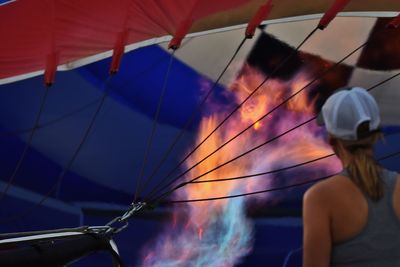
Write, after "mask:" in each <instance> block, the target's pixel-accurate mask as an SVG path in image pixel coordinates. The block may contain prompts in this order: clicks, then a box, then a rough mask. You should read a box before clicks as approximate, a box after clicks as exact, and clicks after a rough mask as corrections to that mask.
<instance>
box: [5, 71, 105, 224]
mask: <svg viewBox="0 0 400 267" xmlns="http://www.w3.org/2000/svg"><path fill="white" fill-rule="evenodd" d="M112 77H113V75H111V74H110V76H108V78H107V79H106V81H105V82H104V87H105V88H104V91H103V95H102V98H101V100H100V102H99V104H98V105H97V108H96V111H95V113H94V115H93V117H92V118H91V120H90V122H89V125H88V127H87V128H86V130H85V132H84V135H83V136H82V139H81V140H80V142H79V144H78V146H77V148H76V149H75V151H74V153H73V155H72V157H71V158H70V160H69V161H68V163H67V164H66V165H65V167H64V168H63V169H62V171H61V172H60V174H59V175H58V177H57V179H56V181H55V183H54V184H53V185H52V187H51V188H50V190H48V191H47V193H46V194H45V195H44V196H43V197H42V198H41V199H40V201H39V202H37V203H35V205H34V206H33V207H32V208H30V209H27V210H25V211H24V212H22V213H20V214H19V215H16V216H13V217H10V218H6V219H2V220H0V223H7V222H11V221H15V220H18V219H21V218H24V217H26V216H28V215H29V214H31V213H32V212H34V211H35V210H36V209H37V208H39V207H40V206H41V205H43V203H44V202H45V201H46V200H47V199H48V198H49V197H50V196H51V195H52V194H53V193H54V192H55V191H57V190H59V189H60V186H61V183H62V181H63V179H64V177H65V175H66V174H67V173H68V171H69V170H70V168H71V167H72V165H73V163H74V162H75V159H76V158H77V156H78V154H79V152H80V151H81V149H82V147H83V145H84V143H85V142H86V140H87V138H88V137H89V134H90V132H91V130H92V128H93V126H94V122H95V120H96V118H97V116H98V114H99V112H100V110H101V108H102V107H103V104H104V102H105V100H106V98H107V95H108V91H109V88H111V86H109V83H110V81H111V79H112Z"/></svg>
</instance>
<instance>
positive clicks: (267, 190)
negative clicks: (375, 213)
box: [160, 151, 400, 205]
mask: <svg viewBox="0 0 400 267" xmlns="http://www.w3.org/2000/svg"><path fill="white" fill-rule="evenodd" d="M398 155H400V151H397V152H394V153H392V154H389V155H386V156H384V157H382V158H380V159H378V161H382V160H385V159H388V158H391V157H395V156H398ZM337 174H338V173H334V174H331V175H326V176H323V177H319V178H316V179H312V180H309V181H304V182H300V183H295V184H291V185H286V186H280V187H275V188H270V189H265V190H260V191H254V192H249V193H243V194H236V195H229V196H224V197H211V198H200V199H188V200H173V201H164V202H160V204H161V205H168V204H179V203H190V202H201V201H213V200H221V199H230V198H237V197H244V196H250V195H256V194H262V193H268V192H273V191H280V190H286V189H290V188H294V187H298V186H302V185H306V184H311V183H315V182H319V181H321V180H325V179H327V178H329V177H332V176H334V175H337Z"/></svg>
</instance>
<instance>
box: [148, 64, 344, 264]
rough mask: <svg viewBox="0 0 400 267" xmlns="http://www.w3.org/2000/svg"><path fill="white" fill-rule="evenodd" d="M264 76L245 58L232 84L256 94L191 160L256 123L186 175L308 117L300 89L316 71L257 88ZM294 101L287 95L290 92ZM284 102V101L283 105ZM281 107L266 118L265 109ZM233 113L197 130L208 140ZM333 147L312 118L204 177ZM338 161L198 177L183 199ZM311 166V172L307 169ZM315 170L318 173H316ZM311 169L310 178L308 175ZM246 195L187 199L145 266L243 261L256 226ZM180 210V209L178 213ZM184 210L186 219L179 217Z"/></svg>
mask: <svg viewBox="0 0 400 267" xmlns="http://www.w3.org/2000/svg"><path fill="white" fill-rule="evenodd" d="M264 80H265V76H264V75H262V74H260V73H259V72H257V71H256V70H254V69H252V68H250V67H248V66H246V67H245V68H244V70H243V72H242V73H241V75H240V77H238V78H237V79H236V80H235V81H234V82H233V83H232V84H231V86H230V88H229V90H230V93H232V94H234V96H235V98H236V102H237V103H241V102H242V101H243V100H244V99H246V98H248V97H249V95H250V94H253V95H252V96H251V98H250V99H249V100H248V101H247V102H246V103H245V104H244V105H243V106H242V107H241V109H240V112H237V113H235V115H234V116H233V117H232V118H231V119H230V120H229V121H228V122H227V123H225V125H224V126H222V127H221V128H220V129H219V131H217V132H215V133H214V134H213V135H212V136H211V137H210V138H209V139H208V140H207V141H206V142H205V143H204V144H203V145H202V146H200V148H199V149H198V150H197V151H196V152H195V153H193V154H192V156H191V157H190V158H189V159H188V160H187V167H190V166H193V165H194V164H196V163H197V162H199V161H201V160H203V159H204V158H205V157H207V156H208V155H209V154H210V153H211V152H213V151H215V150H216V149H217V148H218V147H219V146H220V145H221V144H223V143H225V142H226V140H228V139H230V138H231V137H232V136H235V135H236V134H237V133H238V132H240V131H242V130H243V129H244V128H246V127H248V126H249V125H251V124H254V125H253V127H252V129H249V130H248V131H246V132H245V133H244V134H242V135H241V136H240V137H238V138H236V139H235V140H234V141H233V142H230V143H229V144H227V145H225V146H224V147H223V148H222V149H220V150H219V151H218V152H217V153H215V154H213V155H212V156H209V158H208V159H206V160H204V162H202V163H201V164H200V165H198V166H197V167H196V168H194V169H193V170H192V171H190V172H189V173H188V175H187V176H186V177H185V179H187V180H190V179H193V177H198V176H200V175H202V174H204V173H206V172H207V171H209V170H210V169H213V168H214V167H215V166H219V165H221V164H222V163H224V162H226V161H228V160H230V159H232V158H233V157H235V156H237V155H239V154H241V153H243V152H244V151H247V150H249V149H251V148H253V147H254V146H256V145H257V144H260V143H262V142H265V141H266V140H269V139H271V138H273V137H275V136H276V135H278V134H280V133H282V132H284V131H286V130H288V129H290V128H291V127H293V126H295V125H298V124H300V123H302V122H303V121H305V120H307V119H308V118H309V117H311V116H312V114H313V106H314V105H313V101H314V100H309V99H308V95H307V94H306V93H305V92H301V93H298V94H296V95H295V96H294V97H291V96H292V95H293V94H295V93H296V92H298V91H299V90H300V89H302V88H303V87H305V86H306V85H307V84H308V83H309V82H310V79H309V78H308V76H307V73H306V72H299V73H298V74H297V75H296V76H295V77H294V78H293V79H292V80H291V81H281V80H277V79H270V80H269V81H268V82H267V83H265V84H263V85H262V86H261V87H260V89H259V90H258V91H257V92H256V93H252V92H253V91H252V90H254V88H257V87H259V86H260V84H261V83H262V82H263V81H264ZM289 97H291V98H290V100H289V101H287V103H285V104H282V105H281V103H282V101H284V100H286V99H288V98H289ZM278 105H280V107H279V108H276V107H277V106H278ZM271 110H274V112H271V113H270V114H269V115H267V116H265V118H264V119H263V120H259V119H260V118H261V117H262V116H263V115H264V114H267V113H268V112H269V111H271ZM225 115H226V114H214V115H212V116H208V117H204V118H203V120H202V122H201V125H200V128H199V133H198V138H197V139H198V142H200V141H202V140H204V138H205V137H206V136H208V134H209V133H210V132H211V131H212V130H214V129H215V127H216V126H217V125H218V123H219V122H220V121H221V120H222V119H223V118H224V116H225ZM330 153H332V151H331V149H330V147H329V146H328V145H327V144H326V142H325V141H324V140H323V138H322V137H321V135H320V134H319V128H318V127H317V126H316V125H315V124H312V123H310V124H307V125H305V126H303V127H300V128H298V129H296V130H295V131H292V132H290V133H288V134H287V135H284V136H282V137H281V138H279V139H277V140H275V141H274V142H271V143H269V144H267V145H265V146H264V147H263V148H262V149H258V150H257V151H254V152H252V153H250V154H248V155H246V156H245V157H242V158H240V159H239V160H236V161H235V162H233V163H230V164H228V165H225V166H223V167H221V168H219V169H217V170H215V171H213V172H212V173H209V174H206V175H203V176H202V177H200V178H199V180H215V179H221V178H225V177H234V176H240V175H244V174H249V173H257V172H261V171H266V170H272V169H276V168H278V167H284V166H290V165H293V164H297V163H300V162H304V161H308V160H311V159H314V158H317V157H321V156H324V155H327V154H330ZM338 168H339V164H338V161H332V160H330V161H327V160H323V161H319V162H315V163H313V164H312V165H310V166H309V167H304V168H301V170H300V173H299V171H297V172H296V171H292V172H290V177H291V178H290V181H288V179H284V178H285V177H287V176H288V175H287V174H286V176H285V174H283V175H282V174H279V173H277V174H271V175H268V176H264V177H254V178H250V179H241V180H230V181H221V182H208V183H192V184H189V185H187V186H185V187H184V188H182V190H181V191H180V192H177V194H176V196H177V197H179V198H180V199H182V198H186V199H202V198H210V197H219V196H228V195H234V194H241V193H248V192H253V191H256V190H262V189H265V188H272V187H274V184H276V183H278V182H279V183H280V184H282V183H285V182H288V183H295V182H296V181H298V180H301V179H304V178H317V177H318V176H320V175H322V174H323V173H330V172H332V171H336V170H338ZM305 174H307V175H310V176H312V177H304V176H305ZM313 174H314V175H313ZM302 177H304V178H302ZM252 198H253V199H254V198H255V199H258V200H260V199H261V200H266V199H268V200H274V199H275V198H276V195H274V194H273V193H271V194H262V195H254V196H252ZM245 201H246V198H233V199H223V200H216V201H207V202H194V203H188V204H186V205H185V206H184V207H182V206H180V207H178V208H176V209H175V211H174V213H175V215H174V216H173V218H175V219H174V220H175V222H174V223H171V224H169V225H168V226H167V229H166V230H165V232H164V233H163V234H162V235H161V236H160V237H159V238H158V241H157V242H156V243H155V244H154V246H153V248H152V250H153V253H146V255H147V256H146V257H145V258H144V260H143V261H142V266H146V267H147V266H216V267H219V266H234V265H236V264H238V263H240V261H241V259H242V258H243V257H245V256H246V255H247V254H248V253H249V252H250V251H251V249H252V240H253V226H252V222H251V221H250V220H249V219H248V218H247V217H246V213H245V211H246V209H245V207H246V206H245V204H246V202H245ZM176 214H180V215H179V216H177V215H176ZM177 218H179V219H180V222H177V221H176V220H177Z"/></svg>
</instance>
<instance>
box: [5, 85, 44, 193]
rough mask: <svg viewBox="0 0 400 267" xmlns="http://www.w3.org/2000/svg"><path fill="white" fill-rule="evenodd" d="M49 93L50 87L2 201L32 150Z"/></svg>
mask: <svg viewBox="0 0 400 267" xmlns="http://www.w3.org/2000/svg"><path fill="white" fill-rule="evenodd" d="M48 93H49V86H46V87H45V91H44V94H43V96H42V98H41V100H40V105H39V110H38V112H37V114H36V118H35V122H34V124H33V127H32V129H30V133H29V137H28V140H27V142H26V143H25V147H24V150H23V151H22V153H21V156H20V157H19V159H18V162H17V165H16V166H15V168H14V170H13V172H12V174H11V176H10V178H9V179H8V181H7V184H6V186H5V188H4V190H3V191H2V192H1V193H0V201H1V200H2V199H3V197H4V196H5V194H7V192H8V190H9V189H10V187H11V185H12V183H13V182H14V180H15V178H16V176H17V174H18V172H19V170H20V168H21V166H22V163H23V162H24V160H25V157H26V155H27V152H28V150H29V149H30V148H31V145H32V140H33V136H34V134H35V132H36V130H37V129H38V125H39V122H40V118H41V116H42V113H43V110H44V106H45V104H46V100H47V96H48Z"/></svg>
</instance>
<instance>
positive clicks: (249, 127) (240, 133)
mask: <svg viewBox="0 0 400 267" xmlns="http://www.w3.org/2000/svg"><path fill="white" fill-rule="evenodd" d="M367 43H368V41H367V42H365V43H364V44H362V45H360V46H359V47H357V48H356V49H354V50H353V51H352V52H350V53H349V54H348V55H346V56H345V57H344V58H342V59H341V60H340V61H338V62H336V63H335V64H334V65H332V66H331V67H329V68H328V69H326V70H325V71H323V72H322V73H321V74H320V75H319V76H317V77H316V78H314V79H313V80H312V81H310V82H309V83H308V84H306V85H305V86H303V87H302V88H301V89H299V90H298V91H297V92H295V93H294V94H292V95H291V96H289V97H288V98H286V99H285V100H283V101H282V102H281V103H280V104H279V105H277V106H275V107H274V108H272V109H271V110H270V111H268V112H267V113H266V114H264V115H263V116H261V117H260V118H259V119H258V120H256V121H255V122H253V123H252V124H250V125H249V126H247V127H246V128H245V129H243V130H242V131H240V132H239V133H237V134H236V135H235V136H233V137H231V138H230V139H229V140H228V141H226V142H224V143H223V144H222V145H221V146H219V147H218V148H217V149H215V150H214V151H213V152H211V153H210V154H208V155H207V156H206V157H204V158H203V159H201V160H200V161H199V162H197V163H196V164H194V165H193V166H192V167H190V168H188V169H187V170H186V171H184V172H183V173H181V174H180V175H178V176H176V177H175V178H174V179H172V180H171V181H170V182H169V183H168V184H167V185H165V186H164V188H161V189H159V190H157V191H156V192H155V193H157V192H160V191H162V190H163V189H165V188H167V187H168V186H170V185H172V184H173V183H174V182H176V181H177V180H178V179H179V178H181V177H182V176H184V175H185V174H186V173H188V172H189V171H191V170H192V169H193V168H195V167H197V166H198V165H199V164H201V163H202V162H204V161H205V160H206V159H208V158H209V157H211V156H212V155H214V154H215V153H216V152H218V151H219V150H220V149H222V148H223V147H224V146H226V145H227V144H229V143H230V142H232V141H233V140H235V139H236V138H237V137H239V136H240V135H242V134H243V133H245V132H246V131H247V130H249V129H251V128H252V127H253V126H254V125H255V124H256V123H258V122H260V121H261V120H263V119H264V118H265V117H267V116H268V115H270V114H271V113H272V112H274V111H275V110H277V109H278V108H279V107H281V106H282V105H284V104H285V103H287V102H288V101H289V100H290V99H292V98H294V97H295V96H296V95H298V94H300V93H301V92H302V91H303V90H305V89H306V88H307V87H309V86H310V85H311V84H313V83H314V82H315V81H317V80H319V79H321V77H323V76H324V75H325V74H327V73H328V72H329V71H331V70H333V69H334V68H336V67H337V66H338V65H339V64H341V63H342V62H343V61H345V60H346V59H347V58H349V57H350V56H352V55H353V54H354V53H356V52H357V51H358V50H360V49H361V48H362V47H364V46H365V45H366V44H367ZM315 118H316V116H315V117H313V118H311V119H310V120H309V121H312V120H314V119H315ZM301 125H303V124H301ZM296 128H297V127H294V128H292V130H295V129H296ZM289 132H290V131H288V132H287V133H289ZM279 136H282V135H279ZM153 191H155V190H153Z"/></svg>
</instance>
